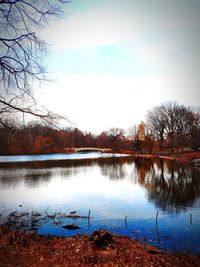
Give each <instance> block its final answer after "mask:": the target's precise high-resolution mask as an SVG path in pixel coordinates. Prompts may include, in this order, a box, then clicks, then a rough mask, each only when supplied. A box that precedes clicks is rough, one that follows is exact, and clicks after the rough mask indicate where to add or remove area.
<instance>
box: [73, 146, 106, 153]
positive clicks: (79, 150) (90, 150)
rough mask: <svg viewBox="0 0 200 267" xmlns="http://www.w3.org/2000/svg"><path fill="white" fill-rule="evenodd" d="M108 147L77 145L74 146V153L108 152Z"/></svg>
mask: <svg viewBox="0 0 200 267" xmlns="http://www.w3.org/2000/svg"><path fill="white" fill-rule="evenodd" d="M109 150H110V149H109V148H96V147H79V148H74V151H75V153H76V152H101V153H104V152H108V151H109Z"/></svg>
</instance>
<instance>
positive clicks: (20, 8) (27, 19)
mask: <svg viewBox="0 0 200 267" xmlns="http://www.w3.org/2000/svg"><path fill="white" fill-rule="evenodd" d="M66 3H69V1H67V0H57V1H54V0H40V1H37V0H0V69H1V72H0V124H2V125H3V126H5V127H9V125H8V124H7V123H6V120H5V118H6V119H7V118H8V116H10V115H12V114H16V113H17V114H18V113H22V114H29V115H31V116H35V117H38V118H40V119H42V120H43V121H44V122H47V123H51V122H54V121H55V120H56V119H58V118H59V116H58V115H56V114H53V113H51V112H49V111H48V110H46V109H45V108H44V107H42V106H40V107H38V106H37V103H36V101H35V99H34V96H33V94H32V91H31V86H32V83H33V81H35V80H37V81H38V82H39V83H40V82H41V81H45V80H47V77H46V73H45V69H44V68H43V66H42V64H41V57H42V55H44V53H45V52H47V46H46V43H45V42H44V41H43V40H41V39H40V38H38V36H37V34H36V32H35V30H36V29H38V28H39V27H43V26H45V24H47V23H48V22H49V20H50V19H51V18H55V17H57V18H60V17H62V15H63V14H64V5H65V4H66Z"/></svg>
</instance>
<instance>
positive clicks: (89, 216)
mask: <svg viewBox="0 0 200 267" xmlns="http://www.w3.org/2000/svg"><path fill="white" fill-rule="evenodd" d="M88 219H89V220H90V210H89V211H88Z"/></svg>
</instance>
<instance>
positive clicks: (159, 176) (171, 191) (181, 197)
mask: <svg viewBox="0 0 200 267" xmlns="http://www.w3.org/2000/svg"><path fill="white" fill-rule="evenodd" d="M135 166H136V169H137V175H138V182H139V184H140V185H142V186H143V187H144V188H145V189H146V190H147V193H148V200H149V201H151V202H153V203H154V204H155V205H156V207H157V208H159V209H161V210H163V211H167V212H169V213H179V212H180V211H181V210H185V209H186V208H187V207H192V206H193V205H194V203H195V201H196V200H197V198H199V197H200V179H199V177H200V173H199V171H198V170H196V169H193V168H190V167H188V166H185V165H183V164H180V163H178V162H176V161H166V160H162V159H159V160H158V159H157V160H151V159H137V160H135Z"/></svg>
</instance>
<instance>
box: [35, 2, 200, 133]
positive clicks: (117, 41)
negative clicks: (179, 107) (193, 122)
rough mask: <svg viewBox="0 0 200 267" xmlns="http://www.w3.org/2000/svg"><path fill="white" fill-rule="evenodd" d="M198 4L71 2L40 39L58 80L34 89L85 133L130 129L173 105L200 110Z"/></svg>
mask: <svg viewBox="0 0 200 267" xmlns="http://www.w3.org/2000/svg"><path fill="white" fill-rule="evenodd" d="M199 14H200V1H195V0H190V1H189V0H188V1H186V0H173V1H172V0H169V1H164V0H159V1H158V0H151V1H148V0H146V1H144V0H141V1H134V0H123V1H119V0H101V1H98V0H97V1H92V0H84V1H83V0H72V2H71V4H69V5H67V6H66V18H65V19H63V20H60V21H59V22H52V23H50V25H49V26H48V27H46V28H45V29H43V30H42V32H41V33H40V34H41V37H42V38H43V39H45V40H46V41H47V42H48V43H49V44H50V50H49V54H48V55H47V56H46V57H45V59H44V64H45V65H46V66H47V69H48V70H49V75H50V77H51V78H53V79H54V80H55V81H54V83H51V84H49V85H47V86H43V87H42V88H40V89H38V88H36V89H35V93H36V97H38V98H39V100H40V102H41V103H42V104H44V105H45V106H47V107H48V108H49V109H50V110H52V111H54V112H57V113H61V114H62V115H64V116H66V117H68V118H69V119H70V120H71V121H73V122H74V123H75V125H76V126H77V127H79V128H80V129H82V130H87V131H92V132H100V131H103V130H108V129H109V128H111V127H119V128H124V129H127V128H128V127H130V126H132V125H133V124H137V123H139V122H140V121H141V120H144V119H145V114H146V112H147V110H149V109H151V108H152V107H153V106H155V105H158V104H160V103H161V102H165V101H169V100H175V101H177V102H179V103H183V104H186V105H194V106H198V105H199V84H200V27H199V25H200V16H199Z"/></svg>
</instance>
